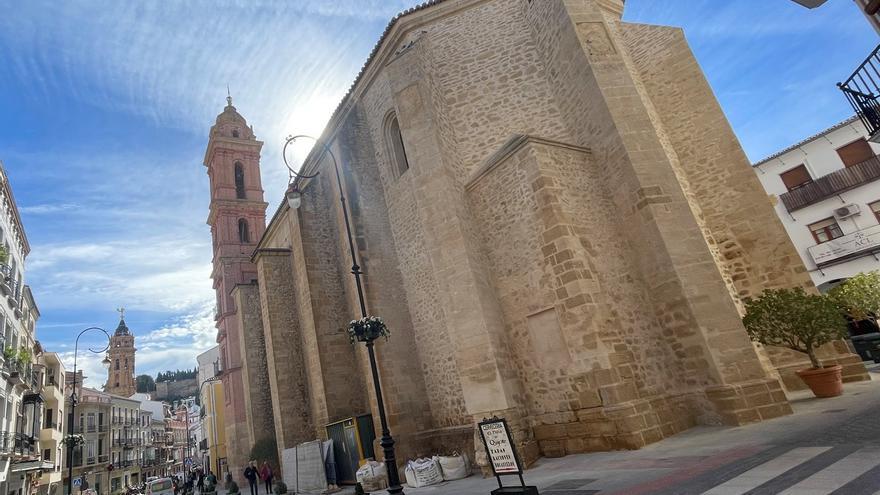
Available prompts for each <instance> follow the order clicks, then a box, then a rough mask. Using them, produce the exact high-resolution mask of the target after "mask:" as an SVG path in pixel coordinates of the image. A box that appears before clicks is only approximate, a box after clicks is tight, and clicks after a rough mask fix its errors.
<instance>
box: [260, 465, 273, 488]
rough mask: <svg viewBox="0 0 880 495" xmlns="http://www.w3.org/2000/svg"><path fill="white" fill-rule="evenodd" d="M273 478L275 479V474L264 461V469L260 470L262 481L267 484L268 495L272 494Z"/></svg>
mask: <svg viewBox="0 0 880 495" xmlns="http://www.w3.org/2000/svg"><path fill="white" fill-rule="evenodd" d="M273 477H275V473H273V472H272V468H271V467H270V466H269V463H268V462H266V461H263V467H261V468H260V479H262V480H263V481H264V482H265V483H266V495H269V494H270V493H272V478H273Z"/></svg>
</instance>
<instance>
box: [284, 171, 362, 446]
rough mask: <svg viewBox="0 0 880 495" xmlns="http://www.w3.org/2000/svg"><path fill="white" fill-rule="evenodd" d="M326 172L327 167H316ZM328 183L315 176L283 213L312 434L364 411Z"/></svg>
mask: <svg viewBox="0 0 880 495" xmlns="http://www.w3.org/2000/svg"><path fill="white" fill-rule="evenodd" d="M322 170H323V171H324V172H325V174H327V175H329V173H328V172H330V170H329V169H328V168H323V169H322ZM331 187H332V183H331V182H330V181H327V180H320V181H315V182H314V183H313V185H312V186H311V187H309V188H307V189H306V190H305V191H304V193H303V200H302V206H301V207H300V208H299V209H298V210H296V212H291V211H290V210H288V211H287V212H286V213H285V221H286V222H287V224H288V225H289V230H290V232H291V258H292V273H293V277H292V278H293V288H294V292H295V297H294V299H295V308H294V311H296V313H297V316H298V320H299V325H300V329H301V332H302V345H303V356H304V358H305V363H306V374H307V376H308V377H309V378H308V379H309V384H310V389H309V392H310V396H309V397H310V401H311V415H312V421H313V424H314V426H315V429H316V434H317V436H319V437H321V438H326V436H327V431H326V429H325V427H324V426H325V425H326V424H328V423H331V422H334V421H337V420H340V419H344V418H347V417H352V416H355V415H358V414H363V413H365V412H368V410H369V407H368V406H367V405H366V403H365V396H366V393H365V392H364V391H365V390H367V387H368V381H367V379H366V376H364V374H363V371H362V370H363V367H362V366H358V363H359V359H358V356H357V355H356V353H355V348H354V347H353V346H352V345H351V344H350V343H349V340H348V335H347V333H346V331H345V328H346V326H347V325H348V322H349V321H350V320H351V319H352V318H353V317H354V316H353V315H354V314H355V310H354V308H350V307H349V306H348V302H347V300H346V298H345V292H344V287H343V282H342V279H343V277H344V276H345V275H346V273H345V267H346V263H345V260H343V259H341V258H340V252H339V245H338V242H339V239H338V238H337V232H338V231H337V227H336V225H335V219H336V218H335V216H334V215H332V214H331V213H330V212H332V211H333V210H332V206H333V205H332V196H331V194H330V189H329V188H331Z"/></svg>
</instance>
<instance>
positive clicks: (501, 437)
mask: <svg viewBox="0 0 880 495" xmlns="http://www.w3.org/2000/svg"><path fill="white" fill-rule="evenodd" d="M480 434H481V435H482V436H483V442H485V444H486V454H488V456H489V462H491V463H492V469H493V470H494V471H495V474H496V475H499V474H519V473H521V472H522V469H520V467H519V461H517V458H516V453H515V452H514V451H513V444H512V442H511V439H510V434H509V433H508V432H507V423H506V422H505V421H502V420H498V421H489V422H483V423H480Z"/></svg>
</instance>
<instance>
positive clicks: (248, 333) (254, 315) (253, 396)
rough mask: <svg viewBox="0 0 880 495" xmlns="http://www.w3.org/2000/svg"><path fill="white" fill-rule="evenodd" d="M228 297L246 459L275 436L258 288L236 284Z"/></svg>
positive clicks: (241, 446)
mask: <svg viewBox="0 0 880 495" xmlns="http://www.w3.org/2000/svg"><path fill="white" fill-rule="evenodd" d="M231 296H232V299H233V301H235V307H236V308H237V311H236V313H235V320H236V324H237V326H238V328H239V330H240V332H241V336H242V347H241V353H242V364H241V375H242V382H243V385H244V391H243V394H242V396H240V397H241V398H242V399H243V402H244V406H245V408H246V412H247V413H246V417H247V421H246V424H247V435H246V436H245V437H244V438H240V439H239V448H240V449H241V448H243V450H244V451H243V452H242V455H244V456H248V455H250V450H251V447H253V445H254V443H255V442H257V441H258V440H261V439H265V438H273V437H275V436H276V432H275V420H274V415H273V409H272V391H271V389H270V388H269V383H270V382H269V368H268V367H267V362H268V361H267V359H266V344H265V342H266V341H265V336H264V334H263V321H262V314H261V312H260V293H259V289H258V288H257V285H256V284H240V285H236V286H235V288H234V289H233V290H232V294H231ZM243 469H244V467H242V470H243Z"/></svg>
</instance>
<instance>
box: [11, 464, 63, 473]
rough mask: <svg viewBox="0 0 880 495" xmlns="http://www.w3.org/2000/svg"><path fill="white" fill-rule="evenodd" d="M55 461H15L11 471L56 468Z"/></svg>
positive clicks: (21, 471) (19, 471) (20, 471)
mask: <svg viewBox="0 0 880 495" xmlns="http://www.w3.org/2000/svg"><path fill="white" fill-rule="evenodd" d="M54 468H55V463H53V462H52V461H27V462H13V463H12V466H10V468H9V472H11V473H23V472H25V471H35V470H37V469H54Z"/></svg>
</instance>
